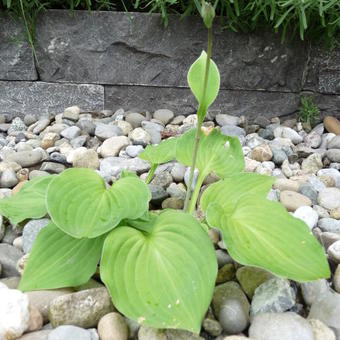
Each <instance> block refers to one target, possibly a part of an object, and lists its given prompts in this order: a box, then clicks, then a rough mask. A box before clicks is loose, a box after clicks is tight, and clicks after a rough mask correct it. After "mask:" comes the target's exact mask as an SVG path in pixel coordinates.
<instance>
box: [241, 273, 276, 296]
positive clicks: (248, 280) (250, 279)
mask: <svg viewBox="0 0 340 340" xmlns="http://www.w3.org/2000/svg"><path fill="white" fill-rule="evenodd" d="M236 277H237V280H238V282H239V283H240V285H241V287H242V289H243V290H244V292H245V293H246V294H247V295H248V297H249V298H250V299H251V298H252V297H253V296H254V293H255V290H256V288H257V287H259V286H260V285H261V284H262V283H264V282H266V281H267V280H269V279H272V278H273V274H271V273H269V272H267V271H265V270H263V269H261V268H255V267H248V266H245V267H241V268H239V269H238V270H237V272H236Z"/></svg>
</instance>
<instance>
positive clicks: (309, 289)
mask: <svg viewBox="0 0 340 340" xmlns="http://www.w3.org/2000/svg"><path fill="white" fill-rule="evenodd" d="M328 291H329V287H328V282H327V281H326V280H325V279H320V280H315V281H310V282H302V283H301V293H302V297H303V299H304V301H305V303H306V304H307V305H309V306H310V305H311V304H312V303H313V302H314V301H316V300H317V299H318V298H319V297H320V296H321V295H322V294H324V293H326V292H328Z"/></svg>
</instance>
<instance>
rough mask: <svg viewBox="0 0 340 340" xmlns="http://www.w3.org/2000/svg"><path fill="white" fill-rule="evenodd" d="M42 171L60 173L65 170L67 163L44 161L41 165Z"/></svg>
mask: <svg viewBox="0 0 340 340" xmlns="http://www.w3.org/2000/svg"><path fill="white" fill-rule="evenodd" d="M40 170H41V171H47V172H49V173H51V174H60V173H61V172H63V171H64V170H65V165H64V164H60V163H54V162H44V163H43V164H42V165H41V167H40Z"/></svg>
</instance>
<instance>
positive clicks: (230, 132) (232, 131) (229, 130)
mask: <svg viewBox="0 0 340 340" xmlns="http://www.w3.org/2000/svg"><path fill="white" fill-rule="evenodd" d="M221 132H222V134H224V135H226V136H231V137H245V135H246V131H245V130H244V129H242V128H240V127H238V126H234V125H224V126H222V128H221Z"/></svg>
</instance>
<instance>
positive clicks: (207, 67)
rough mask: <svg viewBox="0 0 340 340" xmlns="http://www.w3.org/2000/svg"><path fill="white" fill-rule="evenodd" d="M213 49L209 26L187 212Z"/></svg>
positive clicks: (187, 197)
mask: <svg viewBox="0 0 340 340" xmlns="http://www.w3.org/2000/svg"><path fill="white" fill-rule="evenodd" d="M211 50H212V29H211V28H209V29H208V53H207V62H206V64H205V73H204V81H203V96H202V102H201V103H200V104H199V106H198V110H197V130H196V137H195V146H194V153H193V156H192V163H191V168H190V175H189V183H188V186H187V193H186V196H185V201H184V208H183V210H184V211H185V212H187V211H188V209H189V203H190V199H191V193H192V188H191V187H192V181H193V178H194V171H195V166H196V159H197V151H198V145H199V142H200V137H201V126H202V123H203V120H204V117H205V113H206V108H205V106H204V99H205V95H206V93H207V85H208V75H209V66H210V58H211ZM197 182H198V181H197ZM202 182H203V181H202ZM195 190H196V188H195ZM198 191H199V190H198ZM196 199H197V198H196ZM195 203H196V202H195Z"/></svg>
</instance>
